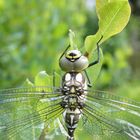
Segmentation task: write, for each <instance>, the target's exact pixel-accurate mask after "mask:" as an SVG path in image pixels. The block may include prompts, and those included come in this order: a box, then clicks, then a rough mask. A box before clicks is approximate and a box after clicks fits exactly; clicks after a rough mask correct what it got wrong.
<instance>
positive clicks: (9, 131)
mask: <svg viewBox="0 0 140 140" xmlns="http://www.w3.org/2000/svg"><path fill="white" fill-rule="evenodd" d="M62 98H63V95H62V94H61V93H60V92H59V90H57V89H55V88H49V87H31V88H16V89H5V90H1V91H0V137H1V138H3V139H7V140H11V139H19V140H22V139H27V138H28V139H34V138H37V137H39V132H40V131H41V129H43V128H42V127H44V126H45V127H48V129H49V126H50V125H51V123H52V122H53V121H52V120H54V119H56V118H57V117H59V116H60V115H61V114H62V112H63V108H62V107H61V106H60V102H61V100H62ZM52 129H53V128H52ZM23 130H24V131H23ZM33 132H34V133H33ZM31 137H32V138H31Z"/></svg>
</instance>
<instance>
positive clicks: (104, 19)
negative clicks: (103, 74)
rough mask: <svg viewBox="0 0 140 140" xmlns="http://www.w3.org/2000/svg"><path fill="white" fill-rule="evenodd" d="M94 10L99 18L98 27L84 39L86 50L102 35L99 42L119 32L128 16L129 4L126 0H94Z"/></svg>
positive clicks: (89, 51)
mask: <svg viewBox="0 0 140 140" xmlns="http://www.w3.org/2000/svg"><path fill="white" fill-rule="evenodd" d="M96 12H97V15H98V18H99V29H98V32H97V33H96V34H95V35H90V36H87V37H86V39H85V47H86V52H87V53H89V54H91V52H92V51H93V50H94V49H95V48H96V43H97V42H98V40H99V39H100V38H101V36H102V35H103V39H102V40H101V42H104V41H105V40H107V39H108V38H109V37H111V36H113V35H115V34H117V33H119V32H121V31H122V30H123V29H124V27H125V26H126V25H127V23H128V21H129V18H130V13H131V10H130V5H129V2H128V0H96Z"/></svg>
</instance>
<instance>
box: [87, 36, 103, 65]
mask: <svg viewBox="0 0 140 140" xmlns="http://www.w3.org/2000/svg"><path fill="white" fill-rule="evenodd" d="M102 39H103V36H101V38H100V39H99V41H98V42H97V53H98V58H97V60H95V61H94V62H91V63H90V64H89V66H88V67H91V66H93V65H96V64H98V63H99V62H100V45H99V43H100V42H101V40H102Z"/></svg>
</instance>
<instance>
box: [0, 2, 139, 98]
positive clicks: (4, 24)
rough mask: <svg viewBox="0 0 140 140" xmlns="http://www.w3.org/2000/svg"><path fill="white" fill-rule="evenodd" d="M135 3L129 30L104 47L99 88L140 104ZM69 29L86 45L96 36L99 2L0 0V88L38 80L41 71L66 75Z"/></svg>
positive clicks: (97, 86)
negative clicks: (63, 66)
mask: <svg viewBox="0 0 140 140" xmlns="http://www.w3.org/2000/svg"><path fill="white" fill-rule="evenodd" d="M130 3H131V7H132V15H131V18H130V22H129V24H128V25H127V27H126V28H125V29H124V30H123V31H122V32H121V33H120V34H118V35H116V36H114V37H112V38H110V39H109V40H107V41H106V42H105V43H103V44H102V49H103V52H104V62H103V66H102V70H101V72H100V75H99V78H98V80H96V82H95V83H94V85H95V87H96V88H100V89H108V90H113V91H114V92H115V93H116V94H119V95H122V96H127V97H130V98H134V99H136V100H139V101H140V96H139V94H140V86H139V85H140V78H139V77H140V61H139V60H140V47H139V44H140V28H139V27H140V1H139V0H131V1H130ZM69 29H72V30H73V31H74V32H75V34H76V43H77V45H78V46H80V47H83V44H84V39H85V37H86V36H87V35H90V34H95V33H96V31H97V29H98V19H97V16H96V12H95V1H94V0H80V1H78V0H77V1H76V0H67V1H66V0H59V1H58V0H47V1H46V0H38V1H37V0H7V1H5V0H0V88H9V87H17V86H20V85H22V83H23V82H24V81H25V79H26V78H27V77H28V78H29V79H30V80H31V81H34V77H35V75H36V74H37V73H38V72H39V71H41V70H46V71H47V73H49V74H52V72H53V70H55V71H56V72H60V68H59V66H58V59H59V56H60V55H61V53H62V52H63V50H65V48H66V47H67V45H68V44H69V38H68V30H69Z"/></svg>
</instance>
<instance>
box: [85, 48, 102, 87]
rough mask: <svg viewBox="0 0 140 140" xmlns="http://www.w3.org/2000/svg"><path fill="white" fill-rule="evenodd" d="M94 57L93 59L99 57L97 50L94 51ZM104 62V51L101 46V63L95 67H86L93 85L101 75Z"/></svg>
mask: <svg viewBox="0 0 140 140" xmlns="http://www.w3.org/2000/svg"><path fill="white" fill-rule="evenodd" d="M92 59H93V60H96V59H97V51H94V53H93V58H92ZM93 60H92V61H93ZM102 64H103V52H102V49H101V48H100V63H98V64H96V65H94V66H93V67H90V68H89V69H86V71H87V74H88V75H89V79H90V82H91V84H93V85H94V83H95V81H96V80H97V78H98V76H99V73H100V70H101V67H102Z"/></svg>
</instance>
